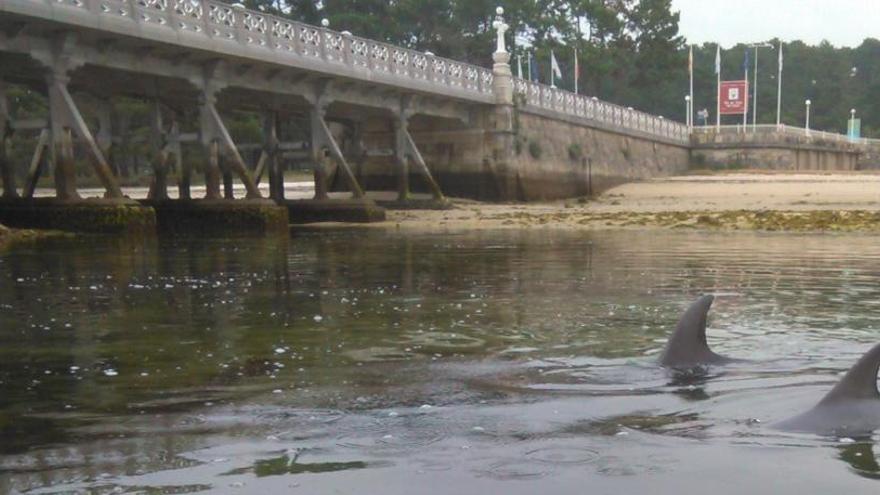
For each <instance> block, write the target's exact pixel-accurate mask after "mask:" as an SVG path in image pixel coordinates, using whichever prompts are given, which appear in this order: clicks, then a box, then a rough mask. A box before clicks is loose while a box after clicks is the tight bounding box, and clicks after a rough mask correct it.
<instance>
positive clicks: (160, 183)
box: [150, 100, 169, 201]
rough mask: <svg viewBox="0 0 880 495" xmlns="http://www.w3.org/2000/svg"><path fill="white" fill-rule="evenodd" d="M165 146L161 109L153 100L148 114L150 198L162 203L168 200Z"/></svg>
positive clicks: (166, 152)
mask: <svg viewBox="0 0 880 495" xmlns="http://www.w3.org/2000/svg"><path fill="white" fill-rule="evenodd" d="M165 147H166V144H165V126H164V123H163V121H162V107H161V106H160V104H159V102H158V101H157V100H153V108H152V112H151V114H150V148H151V149H152V154H153V159H152V162H153V184H152V186H151V188H150V198H151V199H155V200H159V201H164V200H166V199H168V158H169V156H168V151H167V150H166V148H165Z"/></svg>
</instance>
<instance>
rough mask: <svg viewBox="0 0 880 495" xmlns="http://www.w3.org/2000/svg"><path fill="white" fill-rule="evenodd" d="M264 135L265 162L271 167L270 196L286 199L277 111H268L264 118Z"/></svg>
mask: <svg viewBox="0 0 880 495" xmlns="http://www.w3.org/2000/svg"><path fill="white" fill-rule="evenodd" d="M263 135H264V136H265V143H264V144H263V153H262V154H261V155H260V158H261V160H262V159H263V157H265V159H264V160H263V162H264V163H268V168H269V197H270V198H272V199H273V200H275V201H284V172H283V171H282V170H281V160H279V156H278V154H279V142H278V114H277V113H276V112H270V113H267V114H266V115H265V116H264V118H263Z"/></svg>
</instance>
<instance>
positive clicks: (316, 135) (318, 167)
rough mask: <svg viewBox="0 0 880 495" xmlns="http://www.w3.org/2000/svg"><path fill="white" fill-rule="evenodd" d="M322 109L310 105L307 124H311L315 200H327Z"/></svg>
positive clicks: (326, 156)
mask: <svg viewBox="0 0 880 495" xmlns="http://www.w3.org/2000/svg"><path fill="white" fill-rule="evenodd" d="M324 112H325V110H324V108H322V107H321V106H320V105H312V108H311V109H310V110H309V122H311V126H310V127H311V132H310V138H311V142H310V148H311V152H312V162H313V163H314V166H315V169H314V176H315V199H327V198H328V196H327V189H328V184H327V181H328V175H329V171H330V167H331V164H330V157H329V150H327V149H326V148H325V147H324V143H323V140H322V139H321V136H322V134H323V132H322V130H321V128H320V124H319V121H320V120H322V119H323V118H324Z"/></svg>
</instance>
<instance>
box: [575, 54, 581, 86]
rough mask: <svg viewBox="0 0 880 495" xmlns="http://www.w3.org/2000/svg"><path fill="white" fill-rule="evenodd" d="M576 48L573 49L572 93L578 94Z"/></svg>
mask: <svg viewBox="0 0 880 495" xmlns="http://www.w3.org/2000/svg"><path fill="white" fill-rule="evenodd" d="M579 76H580V74H579V73H578V49H577V48H575V49H574V94H578V77H579Z"/></svg>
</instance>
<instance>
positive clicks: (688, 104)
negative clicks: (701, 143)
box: [684, 95, 694, 129]
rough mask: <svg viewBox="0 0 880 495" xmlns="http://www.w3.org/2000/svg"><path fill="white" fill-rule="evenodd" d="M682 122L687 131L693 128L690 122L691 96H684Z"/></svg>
mask: <svg viewBox="0 0 880 495" xmlns="http://www.w3.org/2000/svg"><path fill="white" fill-rule="evenodd" d="M684 121H685V124H686V125H687V127H688V129H690V128H691V127H693V124H694V123H693V122H691V95H684Z"/></svg>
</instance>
